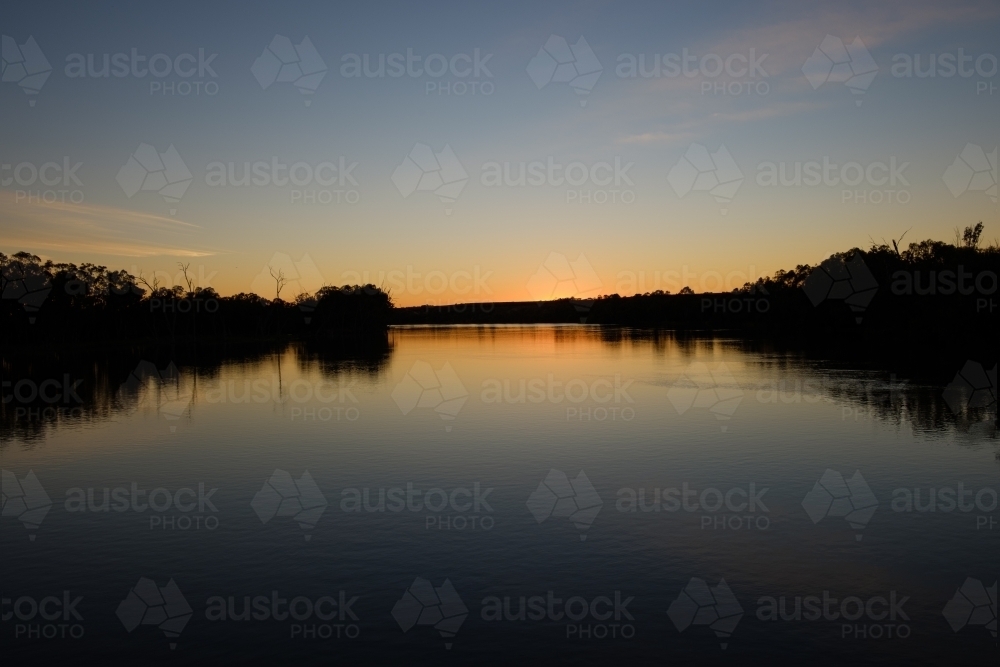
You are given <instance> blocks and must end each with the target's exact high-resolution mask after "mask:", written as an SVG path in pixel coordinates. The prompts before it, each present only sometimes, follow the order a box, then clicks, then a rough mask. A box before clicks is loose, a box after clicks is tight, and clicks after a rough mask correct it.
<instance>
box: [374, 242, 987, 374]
mask: <svg viewBox="0 0 1000 667" xmlns="http://www.w3.org/2000/svg"><path fill="white" fill-rule="evenodd" d="M982 233H983V225H982V223H979V224H977V225H975V226H971V227H967V228H966V229H965V230H964V231H963V232H958V231H956V239H955V242H953V243H947V242H944V241H934V240H926V241H921V242H918V243H911V244H909V246H907V247H905V248H902V247H901V246H900V241H892V242H883V243H874V242H873V243H872V244H871V246H870V247H869V248H868V249H867V250H862V249H860V248H853V249H851V250H848V251H846V252H840V253H836V254H834V255H831V256H830V257H829V258H828V259H826V260H825V261H823V262H821V263H820V264H817V265H809V264H800V265H798V266H796V267H795V268H794V269H791V270H780V271H777V272H775V274H774V275H773V276H770V277H767V278H761V279H759V280H757V281H755V282H753V283H746V284H744V285H743V286H742V287H740V288H738V289H734V290H732V291H731V292H717V293H701V294H695V293H694V291H693V290H691V289H690V288H684V289H682V290H681V291H680V293H678V294H671V293H669V292H666V291H656V292H649V293H646V294H638V295H634V296H620V295H618V294H610V295H603V296H599V297H596V298H594V299H581V298H575V299H560V300H557V301H547V302H538V303H533V302H532V303H494V304H459V305H456V306H427V307H418V308H403V309H396V310H395V311H394V312H393V321H394V322H397V323H440V324H445V323H513V322H538V323H541V322H551V323H572V322H585V323H587V324H603V325H619V326H630V327H647V328H661V329H671V330H675V331H713V332H727V331H728V332H732V333H733V334H734V335H740V336H743V337H747V336H753V337H760V338H767V339H770V340H775V341H786V342H788V343H789V344H791V345H792V346H794V347H802V346H807V345H808V344H813V343H815V344H817V345H820V346H825V347H827V348H830V347H838V346H839V347H851V348H852V349H851V353H852V354H853V353H854V352H857V351H858V348H859V347H867V348H868V349H871V350H878V351H879V353H881V352H882V351H884V350H885V349H887V348H896V349H900V350H902V349H908V348H910V347H914V346H915V347H919V348H920V349H921V350H922V351H923V352H922V353H923V354H928V352H927V351H928V350H931V349H934V347H933V346H938V348H939V349H942V350H944V349H949V350H957V349H958V351H956V354H959V355H960V354H966V353H969V354H978V353H979V350H985V351H986V352H988V353H989V356H990V357H991V358H995V356H996V353H995V349H994V348H995V343H994V341H995V340H996V335H997V326H996V324H997V319H998V314H1000V298H998V295H997V274H998V273H1000V247H998V245H997V244H996V243H995V242H994V243H993V244H992V245H990V246H988V247H983V245H982V243H981V237H982ZM828 344H832V345H828ZM911 344H912V345H911ZM959 348H960V349H959Z"/></svg>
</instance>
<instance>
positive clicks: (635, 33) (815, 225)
mask: <svg viewBox="0 0 1000 667" xmlns="http://www.w3.org/2000/svg"><path fill="white" fill-rule="evenodd" d="M0 32H2V34H3V59H4V74H3V82H2V84H0V105H2V109H3V128H4V129H3V132H2V134H0V251H3V252H5V253H7V254H11V253H13V252H17V251H22V250H24V251H29V252H32V253H35V254H38V255H39V256H41V257H43V258H51V259H53V260H56V261H70V262H76V263H80V262H93V263H98V264H104V265H106V266H108V267H109V268H113V269H118V268H124V269H127V270H129V271H131V272H132V273H134V274H138V273H140V272H142V273H143V275H144V276H146V277H149V278H151V277H154V276H155V277H157V278H158V280H159V283H160V284H165V285H171V284H175V283H180V282H181V280H180V276H179V274H178V271H179V268H178V266H179V263H185V264H189V265H190V267H189V272H190V273H191V274H192V275H193V276H194V278H195V280H196V281H197V282H198V283H199V285H200V286H202V287H206V286H210V287H213V288H215V289H216V290H217V291H218V292H220V293H221V294H234V293H238V292H250V291H256V292H257V293H259V294H261V295H263V296H267V297H273V296H274V295H275V283H274V281H273V280H272V279H271V278H270V276H269V274H270V273H271V271H270V270H269V267H270V269H274V270H279V269H280V270H281V271H282V272H283V274H284V275H285V277H286V279H287V281H288V284H287V285H286V286H285V287H284V291H282V293H281V296H282V297H283V298H286V299H290V298H293V297H294V295H295V294H297V293H299V292H302V291H314V290H316V289H318V288H319V287H320V286H322V285H324V284H326V285H342V284H353V283H374V284H376V285H380V286H383V287H385V288H386V289H390V290H391V294H392V296H393V299H394V301H395V303H397V304H399V305H404V306H407V305H419V304H426V303H432V304H450V303H462V302H491V301H512V300H528V299H546V298H554V297H560V296H580V297H588V296H594V295H597V294H610V293H615V292H617V293H619V294H622V295H628V294H633V293H636V292H647V291H652V290H655V289H664V290H670V291H672V292H676V291H678V290H679V289H680V288H681V287H683V286H684V285H688V286H690V287H692V288H693V289H694V290H695V291H696V292H702V291H720V290H729V289H732V288H734V287H738V286H740V285H742V284H743V283H744V282H745V281H747V280H753V279H755V278H756V277H758V276H761V275H770V274H773V273H774V272H775V271H776V270H778V269H781V268H785V269H788V268H793V267H794V266H795V265H796V264H802V263H810V264H815V263H818V262H820V261H821V260H823V259H824V258H826V257H827V256H829V255H830V254H832V253H834V252H839V251H844V250H848V249H850V248H853V247H861V248H867V247H868V246H869V245H870V244H871V243H872V241H876V242H882V240H883V239H884V240H890V239H899V238H900V236H901V235H902V234H904V232H905V234H906V236H905V238H904V241H905V242H907V243H908V242H910V241H917V240H923V239H927V238H934V239H942V240H952V239H953V238H954V229H955V228H956V227H965V226H966V225H970V224H975V223H976V222H977V221H980V220H981V221H983V222H984V224H985V225H986V231H985V237H986V238H987V239H988V240H993V239H996V238H998V237H1000V211H998V208H997V201H996V200H997V190H996V182H997V162H996V160H997V158H996V155H997V153H996V149H997V144H998V141H1000V76H998V74H997V52H998V42H997V39H996V35H997V34H1000V4H998V3H997V2H993V1H987V2H948V3H944V2H922V1H913V2H907V3H905V4H903V3H890V2H871V1H868V2H837V3H813V2H745V3H744V2H729V3H721V2H719V3H704V2H628V3H626V2H546V3H538V2H507V3H489V4H487V3H466V2H430V3H409V2H399V3H391V2H367V3H328V2H316V3H306V2H283V3H275V2H272V3H263V2H258V3H252V2H212V3H193V2H190V3H184V2H180V3H155V4H144V3H132V2H121V3H115V2H105V3H97V4H93V5H83V4H80V3H68V2H67V3H54V2H44V1H36V2H31V3H15V4H11V5H9V6H8V7H6V9H5V17H4V21H3V24H2V28H0ZM105 59H107V61H108V66H107V67H105V66H104V62H105ZM380 62H382V63H383V64H384V65H383V66H381V67H380ZM932 62H933V65H932ZM751 63H752V64H751ZM46 71H48V74H47V75H46V74H45V72H46ZM248 167H249V169H248ZM248 172H249V177H247V174H248ZM796 173H799V174H800V177H799V178H796V177H795V174H796ZM522 174H524V178H521V175H522Z"/></svg>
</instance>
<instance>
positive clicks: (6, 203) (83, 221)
mask: <svg viewBox="0 0 1000 667" xmlns="http://www.w3.org/2000/svg"><path fill="white" fill-rule="evenodd" d="M0 218H2V220H3V222H2V223H0V243H2V244H3V245H4V246H5V247H7V248H8V249H10V250H13V251H17V250H45V251H52V252H67V253H68V252H72V253H94V254H100V255H111V256H120V257H152V256H156V255H170V256H176V257H206V256H209V255H214V254H216V252H215V251H212V250H207V249H199V248H196V247H192V244H190V242H188V240H187V239H185V238H184V237H186V236H189V235H190V234H191V233H192V232H194V231H196V230H198V229H199V227H198V226H197V225H195V224H192V223H190V222H185V221H183V220H177V219H175V218H167V217H163V216H159V215H153V214H149V213H142V212H138V211H130V210H126V209H121V208H117V207H114V206H102V205H98V204H87V203H80V204H73V203H68V202H45V201H38V200H35V201H29V200H28V199H27V198H25V197H22V196H19V195H18V194H17V193H15V192H11V191H0Z"/></svg>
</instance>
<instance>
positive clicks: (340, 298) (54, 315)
mask: <svg viewBox="0 0 1000 667" xmlns="http://www.w3.org/2000/svg"><path fill="white" fill-rule="evenodd" d="M182 268H183V269H185V271H184V275H185V277H186V267H182ZM185 281H186V282H187V285H184V286H182V285H174V286H172V287H161V286H159V285H158V284H156V283H153V284H150V283H149V282H148V281H146V280H145V279H144V278H143V277H142V276H138V277H137V276H133V275H131V274H129V273H128V272H127V271H113V270H109V269H108V268H107V267H104V266H98V265H95V264H89V263H85V264H81V265H76V264H70V263H55V262H52V261H51V260H49V261H44V262H43V261H42V260H41V259H40V258H39V257H37V256H36V255H32V254H29V253H25V252H19V253H17V254H15V255H13V256H7V255H5V254H3V253H0V296H2V300H0V322H2V326H3V330H4V337H5V338H6V339H7V340H8V341H9V342H10V343H11V344H15V345H32V344H45V345H62V344H73V343H80V342H116V341H118V342H120V341H133V342H134V341H148V342H157V343H174V342H192V341H206V342H218V341H252V340H256V341H261V340H269V339H286V338H288V337H294V338H300V339H307V340H309V339H312V340H325V339H373V338H374V339H384V338H385V337H386V330H387V326H388V323H389V313H390V311H391V309H392V299H391V298H390V296H389V295H388V294H387V293H386V292H384V291H383V290H381V289H379V288H378V287H376V286H374V285H363V286H360V285H344V286H342V287H323V288H321V289H320V290H319V291H317V292H316V293H315V294H300V295H298V296H297V297H296V298H295V300H294V301H291V302H289V301H284V300H282V299H277V298H275V299H265V298H263V297H261V296H258V295H256V294H246V293H240V294H236V295H234V296H226V297H224V296H220V295H219V294H218V293H217V292H216V291H215V290H214V289H212V288H211V287H199V286H197V285H195V284H193V282H192V281H190V280H187V279H186V278H185Z"/></svg>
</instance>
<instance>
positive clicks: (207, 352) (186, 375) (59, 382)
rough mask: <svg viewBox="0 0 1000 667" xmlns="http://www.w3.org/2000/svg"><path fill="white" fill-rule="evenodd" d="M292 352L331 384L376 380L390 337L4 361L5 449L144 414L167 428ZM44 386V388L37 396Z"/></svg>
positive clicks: (1, 425) (0, 443)
mask: <svg viewBox="0 0 1000 667" xmlns="http://www.w3.org/2000/svg"><path fill="white" fill-rule="evenodd" d="M289 351H291V352H293V356H294V357H295V359H296V360H297V365H298V366H299V367H300V369H302V370H312V369H318V370H319V372H320V373H321V374H322V375H323V376H325V377H326V378H328V379H336V378H338V377H340V376H343V375H356V374H362V375H367V376H378V375H379V374H381V373H382V372H383V370H384V369H385V367H386V366H387V365H388V362H389V359H390V357H391V355H392V346H391V343H390V341H389V339H388V336H386V337H384V338H380V337H375V338H374V339H372V338H371V337H369V338H367V339H366V340H365V341H364V342H363V343H355V342H352V341H350V340H348V341H343V340H338V341H329V342H325V343H318V342H312V343H309V344H305V343H289V344H286V345H283V346H274V345H249V346H232V345H228V346H225V347H221V346H220V347H199V348H197V349H193V348H185V349H180V348H174V349H162V348H140V347H136V348H127V349H115V350H74V351H51V352H48V353H45V354H38V355H35V356H29V355H27V354H10V355H7V354H5V355H4V356H3V358H2V377H3V381H4V382H5V383H10V384H9V385H8V384H4V390H3V393H4V398H5V399H10V400H6V402H0V449H2V448H6V447H8V446H10V445H11V443H13V442H20V443H22V444H23V445H24V446H26V447H33V446H35V445H37V444H38V443H39V442H42V441H44V440H45V438H46V437H47V436H48V434H49V432H50V431H51V430H53V429H56V428H84V427H87V426H92V425H98V424H100V423H103V422H107V421H110V420H112V419H114V418H115V417H116V416H120V415H122V414H127V413H131V412H136V411H146V412H150V413H153V414H155V415H156V416H157V417H158V418H160V417H162V418H163V419H164V422H165V424H166V425H167V426H171V427H176V424H177V423H178V420H180V419H184V418H190V407H191V405H193V404H195V403H196V402H197V401H198V399H199V390H201V391H205V390H207V389H208V388H209V387H211V386H212V385H214V384H218V382H219V379H220V377H221V375H222V373H223V371H224V370H225V369H226V368H229V367H234V366H238V367H241V368H242V371H243V372H244V373H247V374H248V375H250V376H252V375H253V373H254V372H255V371H259V370H260V369H262V368H263V367H264V366H265V365H267V364H269V363H271V362H272V361H273V360H275V359H276V358H277V359H279V360H280V358H281V357H282V355H285V354H286V353H287V352H289ZM42 385H45V388H44V390H42V391H41V392H40V391H39V390H40V389H41V388H42Z"/></svg>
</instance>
